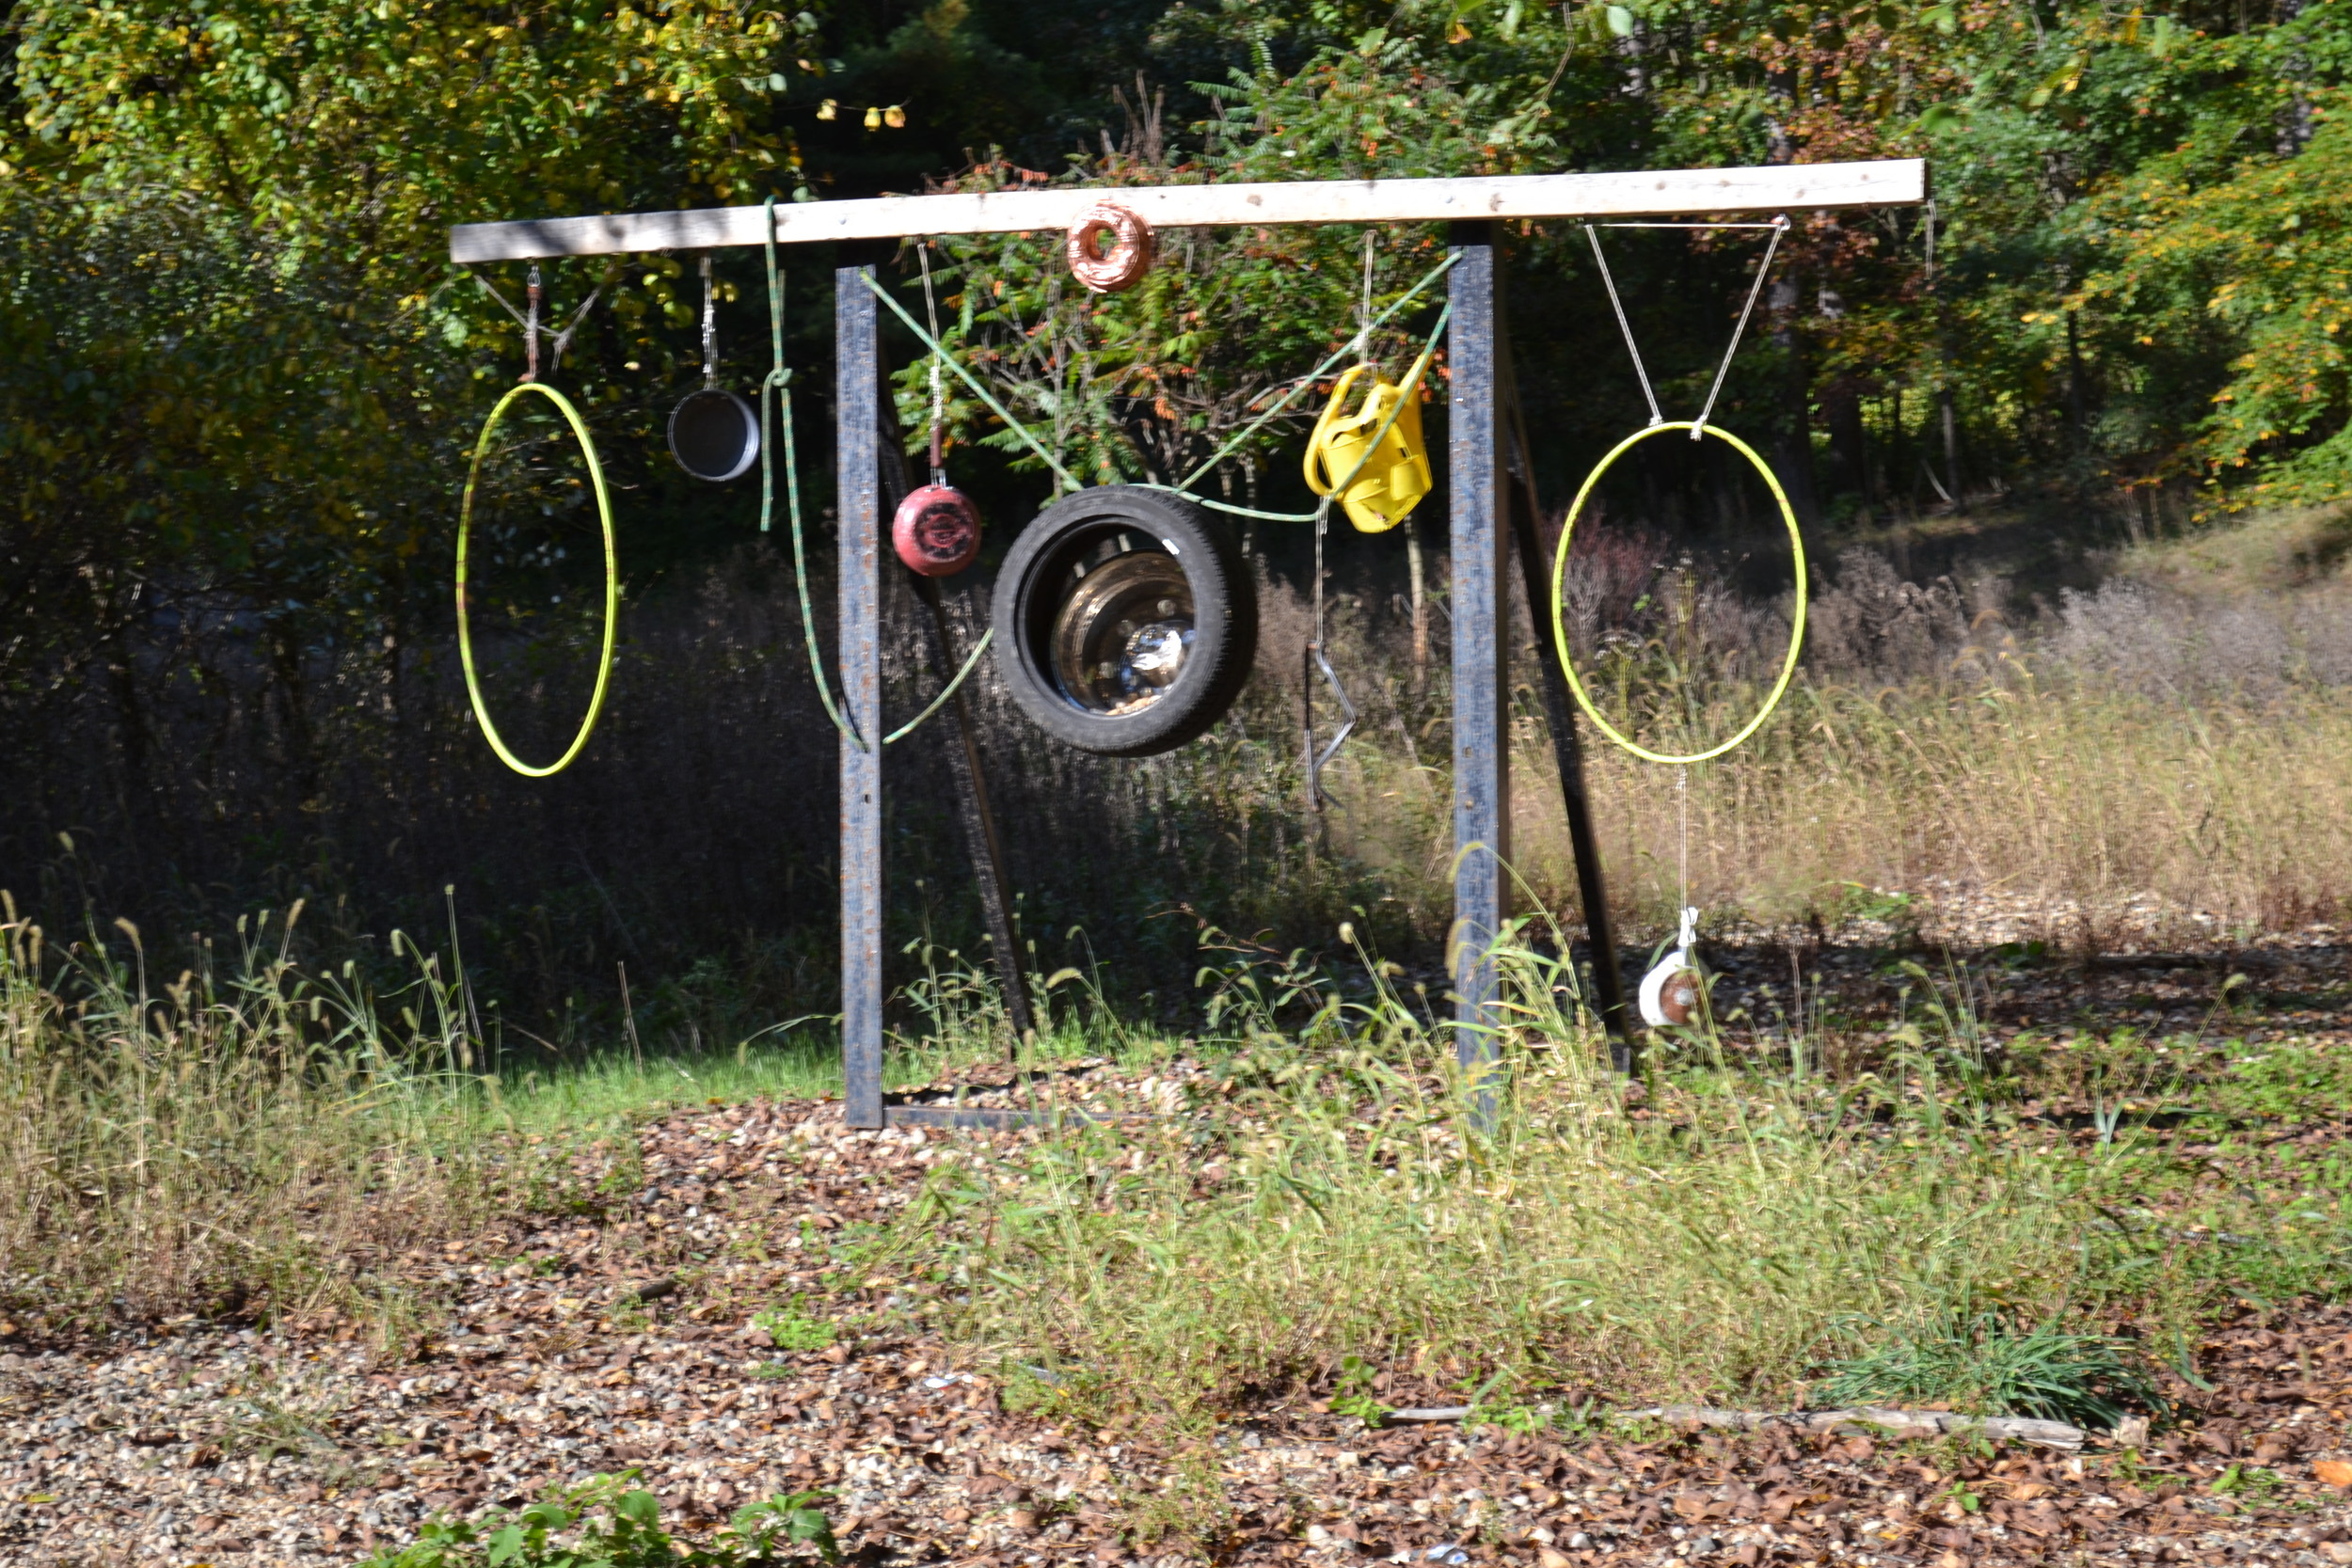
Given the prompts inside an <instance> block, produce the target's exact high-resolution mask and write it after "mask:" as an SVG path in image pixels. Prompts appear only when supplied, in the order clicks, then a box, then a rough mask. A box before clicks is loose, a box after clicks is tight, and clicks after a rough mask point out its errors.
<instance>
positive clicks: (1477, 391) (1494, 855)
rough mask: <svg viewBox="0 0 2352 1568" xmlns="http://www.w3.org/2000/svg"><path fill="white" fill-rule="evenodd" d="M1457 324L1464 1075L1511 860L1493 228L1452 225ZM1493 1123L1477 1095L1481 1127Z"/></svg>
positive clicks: (1488, 1091) (1458, 883) (1492, 1014)
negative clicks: (1505, 873)
mask: <svg viewBox="0 0 2352 1568" xmlns="http://www.w3.org/2000/svg"><path fill="white" fill-rule="evenodd" d="M1451 239H1452V244H1453V248H1454V252H1455V254H1457V255H1458V256H1459V257H1460V258H1461V260H1460V261H1457V262H1456V263H1455V265H1454V273H1453V278H1452V290H1453V297H1454V321H1453V325H1451V327H1449V328H1448V333H1447V339H1446V346H1447V355H1448V358H1449V361H1450V363H1449V367H1448V368H1449V370H1450V372H1451V374H1452V388H1451V396H1450V398H1449V401H1448V406H1447V416H1446V418H1447V434H1448V448H1447V454H1446V486H1447V490H1448V493H1449V495H1450V497H1451V499H1452V504H1453V519H1452V520H1453V554H1454V559H1453V597H1452V601H1451V603H1449V604H1448V606H1447V610H1449V612H1450V613H1451V615H1452V617H1453V623H1454V929H1453V931H1452V933H1451V937H1450V940H1449V942H1448V943H1447V945H1448V948H1449V949H1450V951H1449V953H1448V960H1449V961H1448V967H1449V968H1450V969H1451V970H1452V972H1453V975H1454V1022H1455V1023H1456V1024H1457V1025H1458V1026H1459V1028H1458V1032H1457V1037H1456V1042H1455V1046H1454V1054H1455V1057H1456V1059H1457V1060H1459V1061H1460V1062H1461V1064H1462V1065H1463V1066H1464V1067H1465V1068H1469V1069H1482V1068H1485V1067H1486V1066H1487V1065H1488V1064H1491V1063H1492V1062H1493V1061H1494V1059H1495V1057H1496V1055H1497V1054H1498V1053H1499V1050H1500V1047H1499V1045H1498V1043H1497V1038H1496V1034H1495V1031H1496V1029H1497V1028H1498V1027H1499V1025H1500V1024H1501V1022H1502V1012H1501V1009H1500V1008H1499V1007H1497V1006H1495V1002H1496V995H1495V991H1496V984H1495V966H1494V960H1493V958H1492V956H1491V950H1492V948H1493V945H1494V942H1495V939H1496V937H1497V936H1498V935H1499V934H1500V932H1501V931H1502V917H1503V909H1504V882H1503V861H1504V859H1505V858H1506V857H1507V856H1508V855H1509V854H1510V852H1511V796H1510V789H1511V761H1510V734H1511V729H1510V723H1509V716H1508V713H1507V712H1506V705H1507V703H1508V700H1509V693H1510V682H1509V679H1508V660H1509V657H1510V654H1509V641H1508V640H1507V639H1506V638H1504V636H1503V635H1502V626H1503V620H1504V613H1503V612H1504V610H1505V607H1507V606H1508V605H1509V603H1510V599H1509V596H1508V595H1509V588H1508V579H1507V578H1505V577H1504V576H1503V562H1504V560H1505V558H1506V552H1505V551H1504V548H1503V529H1502V488H1501V486H1500V485H1498V484H1497V483H1496V462H1495V459H1496V454H1497V451H1498V450H1499V444H1500V443H1499V437H1500V436H1501V434H1502V432H1501V431H1500V429H1499V428H1498V425H1497V420H1496V398H1495V368H1496V367H1495V250H1494V235H1493V230H1492V226H1491V225H1490V224H1487V223H1484V222H1477V223H1457V224H1455V225H1454V230H1453V234H1452V236H1451ZM1492 1114H1493V1090H1492V1087H1491V1086H1487V1087H1485V1088H1483V1089H1482V1091H1481V1095H1480V1117H1481V1119H1486V1118H1488V1117H1491V1116H1492Z"/></svg>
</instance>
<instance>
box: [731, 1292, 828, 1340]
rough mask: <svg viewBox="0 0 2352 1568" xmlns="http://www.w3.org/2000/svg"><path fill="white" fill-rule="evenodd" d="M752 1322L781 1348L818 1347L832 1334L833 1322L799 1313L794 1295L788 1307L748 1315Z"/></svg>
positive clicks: (798, 1305) (799, 1307)
mask: <svg viewBox="0 0 2352 1568" xmlns="http://www.w3.org/2000/svg"><path fill="white" fill-rule="evenodd" d="M752 1326H754V1327H755V1328H757V1329H758V1330H760V1331H761V1332H762V1333H764V1334H766V1335H767V1336H768V1342H769V1343H770V1344H771V1345H773V1346H775V1347H776V1349H778V1350H781V1351H795V1352H803V1353H805V1352H808V1351H819V1350H823V1349H824V1348H825V1347H826V1346H828V1345H830V1344H832V1343H833V1342H834V1338H835V1332H834V1325H833V1324H832V1323H828V1322H826V1321H824V1320H823V1319H821V1318H812V1317H809V1316H808V1315H807V1314H805V1313H803V1311H802V1310H801V1304H800V1301H799V1299H798V1298H797V1297H796V1298H794V1300H793V1302H792V1304H791V1305H790V1306H789V1307H774V1308H771V1310H769V1311H766V1312H762V1313H759V1314H758V1315H757V1316H755V1317H754V1318H753V1319H752Z"/></svg>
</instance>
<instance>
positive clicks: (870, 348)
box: [833, 267, 885, 1127]
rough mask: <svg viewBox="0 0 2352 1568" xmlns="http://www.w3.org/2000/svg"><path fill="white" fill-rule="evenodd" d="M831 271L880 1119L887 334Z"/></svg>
mask: <svg viewBox="0 0 2352 1568" xmlns="http://www.w3.org/2000/svg"><path fill="white" fill-rule="evenodd" d="M864 270H866V269H863V268H858V267H840V268H836V269H835V270H834V305H833V314H834V473H835V483H836V485H837V490H836V494H837V495H838V497H839V499H840V517H841V541H840V557H839V559H840V574H841V581H840V643H839V652H838V655H837V657H838V659H839V666H838V669H839V674H840V679H841V698H842V704H843V706H844V708H845V709H846V711H847V713H848V715H849V719H850V723H851V724H852V725H854V726H855V727H856V729H857V732H858V734H859V735H861V736H865V738H866V744H865V745H864V746H863V747H860V746H858V745H856V744H854V743H853V742H852V741H851V740H850V737H849V736H842V737H841V742H840V745H841V1068H842V1073H843V1076H844V1078H845V1080H846V1086H845V1089H844V1092H843V1101H842V1110H843V1116H844V1117H845V1119H846V1120H847V1121H848V1122H849V1124H850V1126H852V1127H880V1126H882V557H883V555H884V553H885V552H884V549H883V546H882V504H881V501H882V497H881V488H882V475H881V470H880V467H879V462H878V453H877V452H876V450H875V449H876V447H877V445H878V444H879V443H878V442H877V441H876V439H875V435H876V428H877V427H876V422H875V421H876V419H877V417H878V412H879V406H880V403H881V396H882V359H881V345H880V343H879V341H877V335H876V332H875V321H874V313H875V304H874V295H873V293H872V291H871V290H869V289H867V288H866V285H865V284H864V282H863V281H861V280H860V278H859V277H858V274H859V273H860V272H861V271H864Z"/></svg>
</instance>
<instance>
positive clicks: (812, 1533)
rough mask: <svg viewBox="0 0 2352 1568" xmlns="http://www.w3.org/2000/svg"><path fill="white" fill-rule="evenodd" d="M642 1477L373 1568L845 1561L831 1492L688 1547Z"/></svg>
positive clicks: (607, 1481)
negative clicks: (806, 1557) (829, 1515)
mask: <svg viewBox="0 0 2352 1568" xmlns="http://www.w3.org/2000/svg"><path fill="white" fill-rule="evenodd" d="M636 1479H637V1472H636V1471H634V1470H627V1471H623V1472H622V1473H621V1474H619V1475H617V1476H594V1477H591V1478H590V1479H589V1480H587V1481H583V1482H581V1483H580V1485H578V1486H575V1487H571V1488H569V1489H568V1490H565V1491H564V1492H561V1493H559V1494H557V1495H555V1496H552V1497H548V1498H547V1499H545V1500H543V1501H540V1502H535V1503H532V1504H531V1505H530V1506H528V1507H526V1508H523V1509H521V1510H518V1511H513V1512H501V1513H498V1514H496V1515H494V1516H492V1517H490V1518H487V1519H484V1520H480V1521H477V1522H473V1523H467V1522H464V1521H457V1520H448V1519H437V1520H434V1521H433V1522H432V1523H430V1524H427V1525H426V1526H425V1527H424V1528H423V1529H422V1530H421V1531H420V1532H419V1534H418V1537H417V1539H416V1541H414V1542H413V1543H411V1544H408V1545H406V1546H399V1547H393V1546H385V1547H379V1548H378V1549H377V1550H376V1552H375V1553H374V1554H373V1556H371V1557H369V1558H368V1559H366V1562H367V1563H368V1564H369V1568H505V1565H508V1564H512V1565H513V1568H673V1565H675V1568H751V1565H753V1564H756V1563H765V1562H768V1561H771V1560H774V1559H776V1558H777V1557H778V1556H779V1555H780V1554H781V1553H782V1552H784V1551H786V1550H788V1549H789V1548H791V1547H793V1546H798V1545H806V1546H809V1547H811V1548H813V1549H814V1550H815V1551H816V1553H817V1554H818V1556H819V1557H821V1558H822V1559H823V1560H825V1561H827V1562H838V1561H840V1560H841V1550H840V1547H839V1546H838V1545H837V1544H835V1543H834V1538H833V1527H832V1525H831V1524H830V1523H829V1522H828V1521H827V1519H826V1517H825V1512H824V1509H823V1507H822V1504H823V1503H824V1502H825V1501H826V1500H827V1495H826V1494H824V1493H822V1492H795V1493H793V1494H792V1495H791V1496H790V1497H772V1498H771V1499H769V1500H768V1501H767V1502H764V1503H755V1504H753V1505H752V1506H751V1507H749V1508H744V1509H739V1510H737V1512H736V1514H735V1517H734V1519H733V1521H732V1522H731V1523H730V1524H729V1525H728V1527H727V1528H724V1529H722V1530H721V1531H719V1533H718V1534H717V1535H716V1536H715V1537H713V1538H712V1539H711V1541H710V1542H709V1543H708V1544H706V1545H701V1546H688V1545H685V1544H681V1543H679V1542H677V1541H675V1540H674V1539H672V1537H671V1536H670V1535H669V1533H668V1532H667V1531H665V1530H664V1529H662V1528H661V1510H660V1503H659V1502H658V1501H657V1500H656V1499H655V1497H654V1496H653V1494H652V1493H650V1492H644V1491H638V1490H636V1489H634V1488H633V1487H632V1486H631V1485H630V1483H631V1482H632V1481H635V1480H636Z"/></svg>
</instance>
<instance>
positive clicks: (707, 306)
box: [703, 254, 719, 390]
mask: <svg viewBox="0 0 2352 1568" xmlns="http://www.w3.org/2000/svg"><path fill="white" fill-rule="evenodd" d="M717 385H719V306H718V301H717V299H716V298H715V297H714V294H713V291H712V285H711V281H710V257H709V256H708V255H707V254H705V256H704V257H703V387H704V389H705V390H707V389H709V388H713V387H716V386H717Z"/></svg>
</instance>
